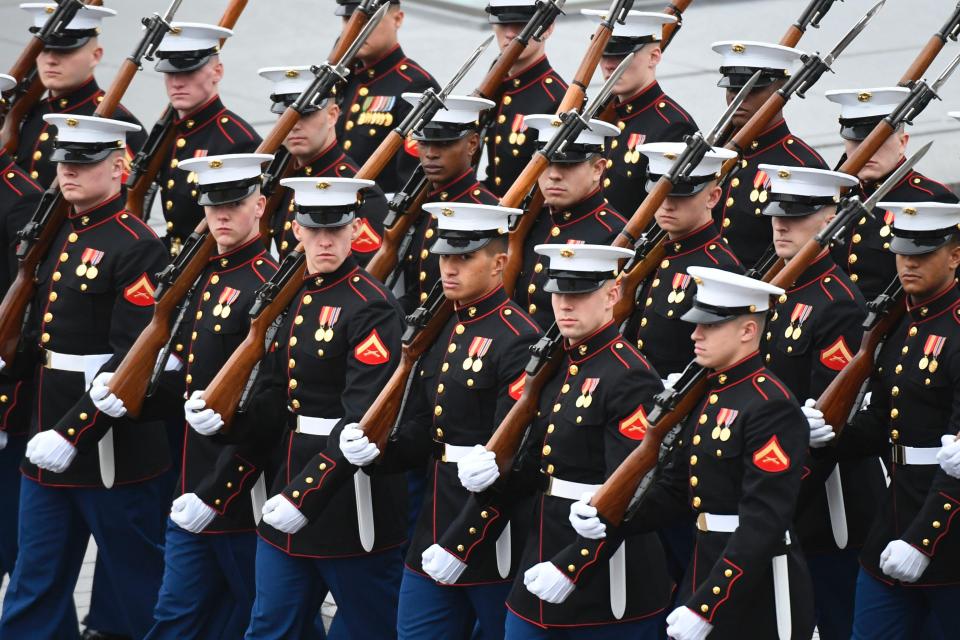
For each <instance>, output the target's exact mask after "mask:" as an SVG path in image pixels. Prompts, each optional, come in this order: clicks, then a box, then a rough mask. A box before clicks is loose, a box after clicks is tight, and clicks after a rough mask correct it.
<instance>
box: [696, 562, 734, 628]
mask: <svg viewBox="0 0 960 640" xmlns="http://www.w3.org/2000/svg"><path fill="white" fill-rule="evenodd" d="M741 577H743V569H741V568H740V567H738V566H737V565H735V564H734V563H733V562H731V561H730V560H728V559H727V558H720V560H719V561H718V562H717V564H715V565H714V567H713V570H712V571H711V572H710V576H709V577H708V578H707V580H705V581H704V582H703V584H701V585H700V588H699V589H697V590H696V592H695V593H694V594H693V597H691V598H690V599H689V600H687V602H686V603H685V604H686V606H687V607H689V608H690V609H692V610H693V611H694V612H695V613H697V614H699V615H700V616H701V617H703V619H705V620H706V621H707V622H709V623H711V624H714V625H715V624H716V622H714V619H715V617H716V615H717V612H718V611H720V610H721V609H722V607H723V605H724V604H726V603H727V602H728V601H729V600H730V598H731V597H732V595H733V587H734V585H736V583H737V581H738V580H739V579H740V578H741Z"/></svg>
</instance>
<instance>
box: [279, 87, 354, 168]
mask: <svg viewBox="0 0 960 640" xmlns="http://www.w3.org/2000/svg"><path fill="white" fill-rule="evenodd" d="M339 117H340V107H338V106H337V105H335V104H333V101H330V103H329V104H328V105H327V106H326V107H324V108H323V109H319V110H318V111H314V112H313V113H311V114H309V115H307V116H305V117H302V118H300V119H299V120H298V121H297V124H295V125H294V126H293V129H291V130H290V133H288V134H287V137H286V138H285V139H284V141H283V146H285V147H286V148H287V150H288V151H289V152H290V153H292V154H293V155H294V156H296V157H297V158H298V159H300V160H301V161H302V162H307V161H309V160H310V159H312V158H313V157H314V156H316V155H317V154H318V153H320V152H321V151H323V150H324V149H326V148H327V147H329V146H330V145H331V144H332V143H333V142H334V140H336V133H335V132H334V126H335V125H336V123H337V118H339Z"/></svg>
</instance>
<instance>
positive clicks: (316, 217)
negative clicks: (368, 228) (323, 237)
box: [295, 204, 359, 229]
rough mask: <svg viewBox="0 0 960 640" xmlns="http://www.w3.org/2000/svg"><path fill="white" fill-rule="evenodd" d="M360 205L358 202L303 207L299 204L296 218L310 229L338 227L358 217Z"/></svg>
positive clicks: (300, 223) (301, 224)
mask: <svg viewBox="0 0 960 640" xmlns="http://www.w3.org/2000/svg"><path fill="white" fill-rule="evenodd" d="M358 206H359V205H356V204H350V205H346V206H343V207H301V206H299V205H297V207H296V211H297V215H296V218H295V220H296V221H297V223H298V224H299V225H300V226H301V227H307V228H308V229H338V228H340V227H344V226H346V225H348V224H350V223H351V222H353V221H354V220H355V219H356V217H357V207H358Z"/></svg>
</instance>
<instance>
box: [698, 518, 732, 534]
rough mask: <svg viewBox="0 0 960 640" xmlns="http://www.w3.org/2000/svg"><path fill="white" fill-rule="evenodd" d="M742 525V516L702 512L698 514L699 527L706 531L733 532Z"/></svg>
mask: <svg viewBox="0 0 960 640" xmlns="http://www.w3.org/2000/svg"><path fill="white" fill-rule="evenodd" d="M739 526H740V516H739V515H737V514H733V515H726V514H717V513H701V514H698V515H697V529H699V530H700V531H703V532H704V533H706V532H708V531H712V532H714V533H733V532H734V531H736V530H737V527H739Z"/></svg>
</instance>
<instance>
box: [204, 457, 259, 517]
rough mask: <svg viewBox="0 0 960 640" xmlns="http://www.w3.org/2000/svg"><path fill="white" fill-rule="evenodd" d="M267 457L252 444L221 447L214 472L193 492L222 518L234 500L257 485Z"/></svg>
mask: <svg viewBox="0 0 960 640" xmlns="http://www.w3.org/2000/svg"><path fill="white" fill-rule="evenodd" d="M266 456H267V451H266V450H265V449H263V448H262V447H258V446H254V445H252V444H251V445H247V446H237V445H229V446H226V447H223V449H222V450H221V451H220V455H219V456H217V461H216V463H214V465H213V469H212V470H211V471H210V472H208V473H207V474H206V475H205V476H204V478H203V480H202V481H201V482H200V484H199V485H198V486H197V487H196V489H194V493H196V494H197V497H199V498H200V499H201V500H203V502H204V503H205V504H207V505H209V506H210V507H212V508H213V509H214V510H215V511H216V512H217V513H218V514H219V515H223V514H224V513H226V511H227V509H228V508H229V506H230V504H231V503H232V502H233V501H234V500H235V499H236V498H238V497H241V496H243V495H244V494H245V493H247V492H248V491H249V490H250V488H251V487H253V485H254V484H255V483H256V482H257V478H259V477H260V474H261V472H262V471H263V468H262V467H263V461H264V460H265V459H266Z"/></svg>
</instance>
